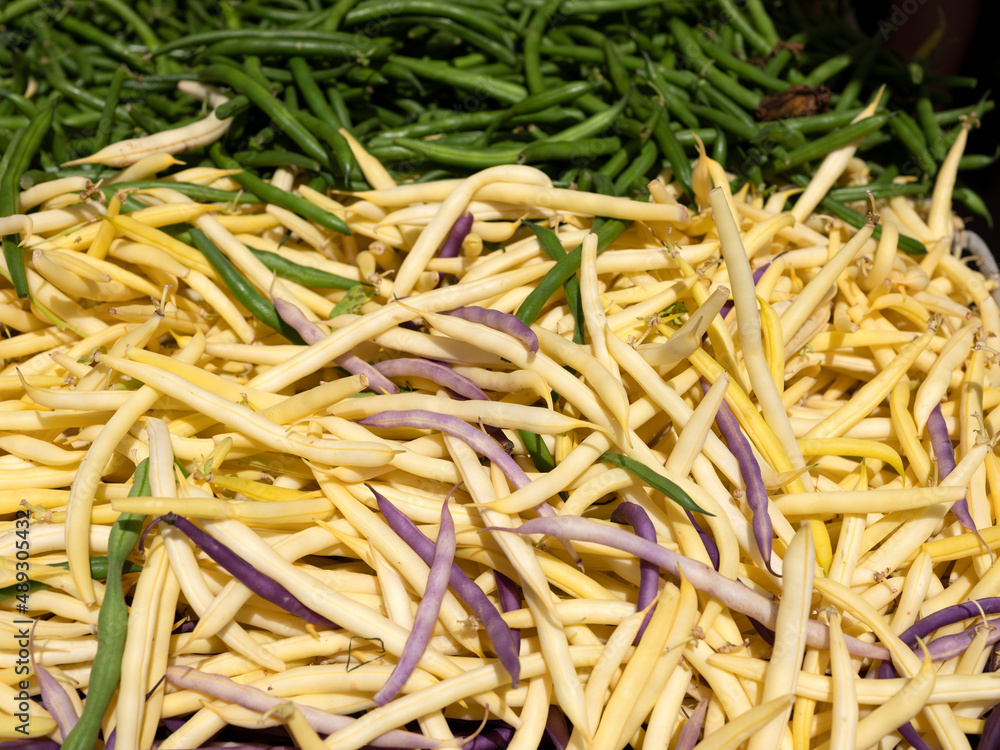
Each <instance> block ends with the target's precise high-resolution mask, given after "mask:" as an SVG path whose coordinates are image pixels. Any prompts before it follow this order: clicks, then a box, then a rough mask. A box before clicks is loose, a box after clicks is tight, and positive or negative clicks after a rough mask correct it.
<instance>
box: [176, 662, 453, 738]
mask: <svg viewBox="0 0 1000 750" xmlns="http://www.w3.org/2000/svg"><path fill="white" fill-rule="evenodd" d="M166 676H167V682H169V683H170V684H171V685H173V686H174V687H178V688H181V689H183V690H197V691H198V692H199V693H204V694H205V695H209V696H211V697H213V698H218V699H220V700H224V701H229V702H230V703H234V704H236V705H237V706H242V707H243V708H247V709H249V710H251V711H256V712H257V713H262V714H263V713H267V712H268V711H273V710H274V709H275V708H277V707H278V706H280V705H281V704H283V703H287V702H288V701H287V699H285V698H279V697H278V696H275V695H270V694H269V693H267V692H266V691H264V690H261V689H260V688H255V687H251V686H250V685H240V684H237V683H235V682H233V681H232V680H230V679H229V678H228V677H224V676H223V675H220V674H213V673H211V672H200V671H198V670H197V669H193V668H191V667H184V666H171V667H167V675H166ZM296 705H298V707H299V710H301V711H302V713H303V714H304V715H305V717H306V721H308V722H309V726H311V727H312V728H313V729H315V730H316V731H317V732H319V733H321V734H333V733H334V732H337V731H339V730H341V729H343V728H344V727H347V726H350V725H351V724H352V723H354V721H355V719H353V718H351V717H350V716H339V715H337V714H331V713H327V712H326V711H321V710H320V709H318V708H313V707H312V706H306V705H303V704H296ZM453 742H454V741H453V740H452V741H449V742H448V743H445V742H443V741H442V740H436V739H433V738H432V737H425V736H423V735H422V734H416V733H414V732H407V731H404V730H401V729H395V730H391V731H388V732H386V733H385V734H383V735H382V736H381V737H379V738H378V739H375V740H373V741H372V743H371V744H372V745H373V746H375V747H409V748H418V749H419V750H433V748H437V747H441V746H442V745H444V744H448V746H449V747H450V746H451V744H452V743H453Z"/></svg>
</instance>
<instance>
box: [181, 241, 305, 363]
mask: <svg viewBox="0 0 1000 750" xmlns="http://www.w3.org/2000/svg"><path fill="white" fill-rule="evenodd" d="M191 239H192V240H193V242H194V246H195V247H197V248H198V250H200V251H201V254H202V255H204V256H205V259H206V260H207V261H208V262H209V263H211V264H212V268H214V269H215V270H216V272H217V273H218V274H219V276H221V277H222V280H223V281H224V282H225V284H226V286H227V287H229V291H231V292H232V293H233V296H234V297H236V299H237V300H239V302H240V304H241V305H243V306H244V307H245V308H246V309H247V310H249V311H250V313H251V314H252V315H253V316H254V317H255V318H257V319H258V320H259V321H261V322H262V323H264V324H265V325H267V326H270V327H271V328H273V329H274V330H275V331H277V332H278V333H280V334H281V335H282V336H284V337H285V338H286V339H288V340H289V341H291V342H292V343H293V344H304V343H305V342H304V341H303V340H302V337H301V336H300V335H299V334H298V332H297V331H296V330H295V329H294V328H292V327H291V326H290V325H288V324H287V323H285V321H283V320H282V319H281V317H280V316H279V315H278V311H277V310H275V309H274V304H273V303H272V302H271V301H270V300H269V299H267V298H266V297H265V296H263V295H262V294H261V293H260V292H258V291H257V290H256V289H255V288H254V286H253V284H251V283H250V282H249V281H247V280H246V279H244V278H243V277H242V276H240V273H239V271H237V270H236V268H235V266H233V264H232V263H231V262H230V260H229V258H227V257H226V256H225V255H224V254H223V253H222V251H221V250H219V248H218V247H216V246H215V243H214V242H212V241H211V240H210V239H209V238H208V236H207V235H206V234H205V233H204V232H202V231H201V230H200V229H192V230H191Z"/></svg>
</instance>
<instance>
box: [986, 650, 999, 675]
mask: <svg viewBox="0 0 1000 750" xmlns="http://www.w3.org/2000/svg"><path fill="white" fill-rule="evenodd" d="M985 671H987V672H1000V645H994V646H993V652H992V653H991V654H990V658H989V660H988V661H987V662H986V670H985Z"/></svg>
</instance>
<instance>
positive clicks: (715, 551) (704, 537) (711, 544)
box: [684, 508, 719, 570]
mask: <svg viewBox="0 0 1000 750" xmlns="http://www.w3.org/2000/svg"><path fill="white" fill-rule="evenodd" d="M684 513H685V514H686V515H687V517H688V521H690V522H691V525H692V526H694V530H695V531H697V532H698V536H699V537H701V543H702V544H703V545H704V546H705V552H706V554H708V559H709V560H711V561H712V567H713V568H715V569H716V570H718V569H719V547H718V546H717V545H716V544H715V540H714V539H713V538H712V535H711V534H709V533H708V532H707V531H705V529H704V528H702V525H701V524H700V523H698V519H697V518H695V517H694V513H692V512H691V511H689V510H688V509H687V508H684Z"/></svg>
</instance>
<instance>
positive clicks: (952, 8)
mask: <svg viewBox="0 0 1000 750" xmlns="http://www.w3.org/2000/svg"><path fill="white" fill-rule="evenodd" d="M851 5H852V6H853V9H854V13H855V17H856V18H857V22H858V25H859V26H860V27H861V28H862V29H863V30H864V31H866V32H868V33H871V34H874V33H878V32H879V31H880V29H881V30H883V31H885V32H886V33H887V34H888V39H887V42H886V44H887V46H889V47H890V48H891V49H894V50H896V51H897V52H899V53H900V54H902V55H903V56H904V57H906V58H910V57H912V55H913V53H914V52H916V51H917V50H918V49H919V48H920V46H921V45H922V44H923V43H924V42H925V41H926V40H927V39H928V37H930V36H931V34H933V33H934V31H935V29H936V28H937V27H938V26H939V25H941V24H942V23H943V24H944V35H943V38H942V41H941V43H940V44H939V45H938V47H937V49H936V51H935V52H934V54H933V55H932V57H931V58H930V62H929V70H930V71H931V72H934V73H940V74H943V75H951V74H958V75H964V76H973V77H975V78H977V79H978V81H979V85H978V86H977V87H976V88H975V89H956V90H954V91H952V96H953V99H954V105H953V106H956V107H957V106H963V105H966V104H974V103H975V102H977V101H978V100H979V99H980V98H981V97H982V95H983V94H984V93H986V92H987V91H991V90H992V92H993V96H994V97H996V95H997V93H998V92H997V86H996V83H997V82H998V81H1000V49H998V44H997V39H996V29H995V26H993V25H992V24H989V23H987V20H986V13H987V11H988V7H989V5H990V3H989V2H980V0H922V1H921V0H909V2H906V1H905V0H891V2H890V1H888V0H852V2H851ZM914 8H915V10H914ZM907 10H912V12H911V13H907V12H906V11H907ZM901 14H902V15H901ZM903 17H905V19H906V20H905V21H904V22H903V23H901V24H898V25H897V24H893V26H896V28H895V29H893V28H891V27H889V26H888V25H886V24H885V22H886V21H889V22H890V23H891V22H892V20H893V19H894V20H896V21H898V20H899V19H900V18H903ZM880 22H883V23H882V25H881V27H880V25H879V24H880ZM998 143H1000V112H998V111H997V110H994V111H992V112H990V113H988V114H987V115H985V116H984V117H983V118H982V124H981V126H980V127H979V128H978V129H975V130H973V131H972V132H971V133H970V135H969V145H968V148H967V153H979V154H992V153H993V152H994V151H995V150H996V148H997V144H998ZM959 181H960V182H961V183H963V184H965V185H967V186H968V187H970V188H972V189H973V190H974V191H976V192H977V193H979V194H980V195H981V196H982V198H983V200H984V201H985V202H986V205H987V207H988V208H989V210H990V212H991V213H992V214H993V216H994V218H996V219H1000V162H998V164H995V165H993V166H990V167H987V168H986V169H982V170H977V171H964V172H960V173H959ZM955 209H956V210H957V211H958V212H959V214H960V215H961V216H962V218H963V219H965V220H966V226H968V228H969V229H971V230H972V231H974V232H976V233H977V234H979V235H980V236H981V237H982V238H983V239H984V240H986V244H987V245H989V246H990V248H991V249H992V250H993V255H994V257H998V258H1000V227H998V226H997V225H996V224H994V226H993V228H990V227H989V226H988V225H987V222H986V220H985V219H982V218H980V217H978V216H973V215H971V214H970V213H969V212H968V211H966V210H965V209H964V206H962V205H961V204H957V203H956V204H955Z"/></svg>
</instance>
